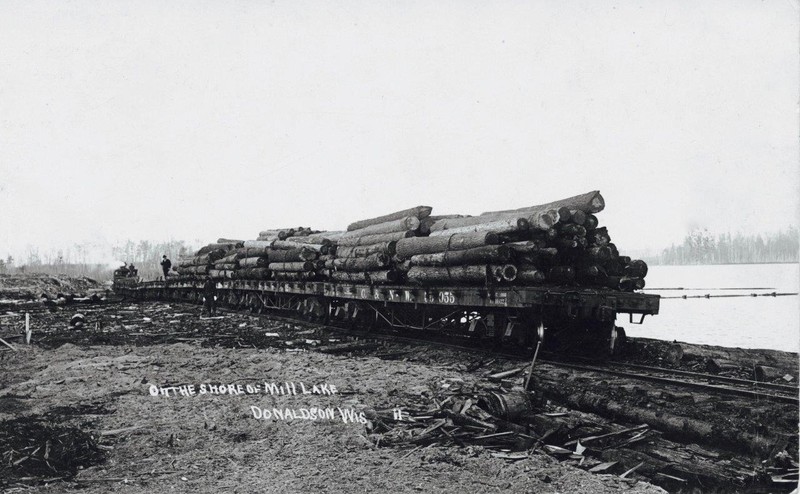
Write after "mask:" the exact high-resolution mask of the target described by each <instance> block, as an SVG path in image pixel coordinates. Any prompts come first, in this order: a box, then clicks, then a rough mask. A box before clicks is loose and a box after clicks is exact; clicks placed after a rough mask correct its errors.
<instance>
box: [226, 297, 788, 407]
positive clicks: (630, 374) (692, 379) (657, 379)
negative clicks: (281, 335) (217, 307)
mask: <svg viewBox="0 0 800 494" xmlns="http://www.w3.org/2000/svg"><path fill="white" fill-rule="evenodd" d="M223 311H225V312H236V313H239V312H240V311H236V310H232V309H223ZM249 315H252V316H256V317H260V318H265V319H271V320H280V321H284V322H290V323H293V324H301V325H304V326H307V327H314V328H321V329H326V330H329V331H332V332H337V333H343V334H347V335H349V336H356V337H359V338H362V339H367V340H375V341H392V342H403V343H406V344H412V345H426V346H435V347H436V348H449V349H454V350H459V351H466V352H469V353H475V354H480V355H482V356H487V357H500V358H505V359H508V360H511V361H516V362H529V361H530V360H529V359H530V354H525V353H519V352H518V353H512V352H508V351H502V350H497V349H489V348H486V347H476V346H475V344H474V343H473V344H470V341H468V340H467V341H463V342H456V341H453V340H452V339H451V340H449V341H443V340H441V338H431V337H430V336H431V335H424V336H426V337H410V336H402V335H399V334H395V333H392V332H388V331H384V332H376V331H363V330H357V329H351V328H343V327H340V326H335V325H330V324H321V323H315V322H309V321H305V320H302V319H294V318H291V317H286V316H279V315H273V314H254V313H249ZM417 336H423V335H421V334H420V335H417ZM462 339H463V338H462ZM551 357H553V356H551ZM537 362H541V363H546V364H548V365H552V366H556V367H562V368H569V369H573V370H578V371H585V372H597V373H603V374H608V375H613V376H617V377H624V378H628V379H632V380H639V381H647V382H652V383H658V384H663V385H667V386H674V387H678V388H688V389H691V390H700V391H704V392H706V393H709V394H722V395H730V396H741V397H746V398H752V399H757V400H767V401H773V402H778V403H787V404H793V405H798V403H800V388H798V387H797V386H791V385H784V384H776V383H765V382H759V381H752V380H747V379H740V378H735V377H727V376H719V375H715V374H704V373H699V372H690V371H682V370H678V369H666V368H662V367H652V366H645V365H638V364H631V363H627V362H617V361H598V360H594V359H582V358H580V357H571V358H570V360H565V359H564V358H558V359H557V358H541V359H539V360H537Z"/></svg>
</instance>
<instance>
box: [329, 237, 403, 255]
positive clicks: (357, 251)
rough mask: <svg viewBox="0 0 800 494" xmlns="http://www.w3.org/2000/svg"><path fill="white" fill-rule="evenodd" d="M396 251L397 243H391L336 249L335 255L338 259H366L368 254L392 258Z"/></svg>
mask: <svg viewBox="0 0 800 494" xmlns="http://www.w3.org/2000/svg"><path fill="white" fill-rule="evenodd" d="M396 251H397V242H395V241H392V242H381V243H379V244H371V245H352V246H344V247H337V249H336V255H337V256H338V257H367V256H368V255H370V254H384V255H387V256H393V255H394V254H395V252H396Z"/></svg>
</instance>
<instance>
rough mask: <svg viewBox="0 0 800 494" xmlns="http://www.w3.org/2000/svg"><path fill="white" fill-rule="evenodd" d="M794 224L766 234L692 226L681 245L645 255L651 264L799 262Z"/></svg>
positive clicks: (798, 247)
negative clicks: (713, 232)
mask: <svg viewBox="0 0 800 494" xmlns="http://www.w3.org/2000/svg"><path fill="white" fill-rule="evenodd" d="M797 234H798V232H797V228H795V227H789V229H788V230H787V231H786V232H783V231H780V232H777V233H772V234H766V235H761V234H759V235H742V234H741V233H737V234H736V235H733V236H732V235H731V234H730V233H725V234H722V235H716V236H714V235H711V234H710V233H709V232H708V231H707V230H694V231H692V232H690V233H689V234H688V235H686V237H685V238H684V239H683V243H682V244H680V245H674V244H673V245H672V246H670V247H669V248H667V249H664V250H663V251H662V252H661V254H660V255H658V256H656V257H653V258H650V259H648V260H647V261H648V263H650V264H746V263H764V262H798V260H799V259H800V245H799V244H800V242H799V241H798V236H797Z"/></svg>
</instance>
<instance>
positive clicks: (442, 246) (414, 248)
mask: <svg viewBox="0 0 800 494" xmlns="http://www.w3.org/2000/svg"><path fill="white" fill-rule="evenodd" d="M499 242H500V239H499V237H498V236H497V234H496V233H492V232H474V233H457V234H452V235H449V236H438V237H412V238H404V239H400V240H398V241H397V256H398V257H399V258H401V259H410V258H411V256H414V255H417V254H433V253H435V252H445V251H448V250H464V249H470V248H473V247H481V246H484V245H495V244H497V243H499Z"/></svg>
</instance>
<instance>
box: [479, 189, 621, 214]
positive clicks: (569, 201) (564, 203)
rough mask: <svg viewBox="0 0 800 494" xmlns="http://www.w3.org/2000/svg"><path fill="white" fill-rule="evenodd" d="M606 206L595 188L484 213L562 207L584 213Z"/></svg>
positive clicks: (596, 210) (597, 211)
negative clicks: (552, 199) (535, 204)
mask: <svg viewBox="0 0 800 494" xmlns="http://www.w3.org/2000/svg"><path fill="white" fill-rule="evenodd" d="M605 206H606V203H605V200H603V196H602V195H600V191H598V190H594V191H592V192H587V193H585V194H580V195H577V196H573V197H568V198H566V199H561V200H558V201H553V202H548V203H545V204H539V205H538V206H527V207H524V208H518V209H506V210H503V211H488V212H486V213H482V214H484V215H490V214H498V213H519V212H523V211H541V210H545V209H558V208H562V207H565V208H569V209H577V210H579V211H583V212H584V213H599V212H600V211H602V210H603V208H605Z"/></svg>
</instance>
